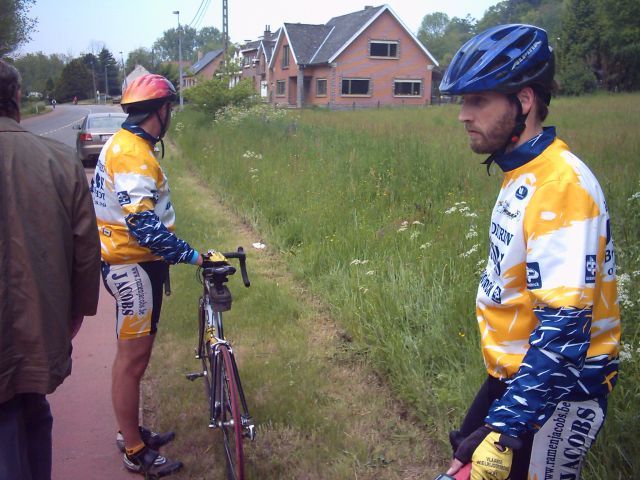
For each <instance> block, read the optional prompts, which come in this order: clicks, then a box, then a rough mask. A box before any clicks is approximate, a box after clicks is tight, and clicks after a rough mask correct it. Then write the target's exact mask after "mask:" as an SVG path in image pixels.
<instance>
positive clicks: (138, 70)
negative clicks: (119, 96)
mask: <svg viewBox="0 0 640 480" xmlns="http://www.w3.org/2000/svg"><path fill="white" fill-rule="evenodd" d="M148 73H149V70H147V69H146V68H144V67H143V66H142V65H139V64H136V66H135V67H134V69H133V70H131V72H129V75H127V76H126V77H124V81H123V82H122V93H124V91H125V90H126V89H127V86H128V85H129V84H130V83H131V82H133V81H134V80H135V79H136V78H138V77H141V76H142V75H147V74H148Z"/></svg>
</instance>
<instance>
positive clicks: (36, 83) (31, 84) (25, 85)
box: [15, 52, 68, 97]
mask: <svg viewBox="0 0 640 480" xmlns="http://www.w3.org/2000/svg"><path fill="white" fill-rule="evenodd" d="M67 62H68V59H67V58H65V57H63V56H62V55H56V54H52V55H45V54H44V53H42V52H38V53H27V54H26V55H23V56H21V57H19V58H17V59H16V60H15V67H16V68H17V69H18V71H19V72H20V75H21V76H22V91H23V92H24V93H29V92H40V93H42V94H43V95H44V96H45V97H47V96H48V95H49V93H51V90H52V89H51V88H48V87H47V79H52V82H53V79H58V78H59V77H60V75H61V74H62V70H63V69H64V66H65V63H67Z"/></svg>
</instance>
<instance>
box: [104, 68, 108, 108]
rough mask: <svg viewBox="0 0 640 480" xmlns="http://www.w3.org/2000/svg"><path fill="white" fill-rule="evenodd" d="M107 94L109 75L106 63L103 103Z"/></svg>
mask: <svg viewBox="0 0 640 480" xmlns="http://www.w3.org/2000/svg"><path fill="white" fill-rule="evenodd" d="M108 96H109V77H108V76H107V65H106V64H105V66H104V103H107V97H108Z"/></svg>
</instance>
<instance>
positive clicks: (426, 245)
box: [420, 242, 431, 250]
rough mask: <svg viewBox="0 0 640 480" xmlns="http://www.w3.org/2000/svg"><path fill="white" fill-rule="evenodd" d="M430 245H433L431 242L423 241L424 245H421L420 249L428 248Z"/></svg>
mask: <svg viewBox="0 0 640 480" xmlns="http://www.w3.org/2000/svg"><path fill="white" fill-rule="evenodd" d="M430 246H431V242H427V243H423V244H422V245H420V250H426V249H427V248H429V247H430Z"/></svg>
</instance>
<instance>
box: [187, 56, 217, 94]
mask: <svg viewBox="0 0 640 480" xmlns="http://www.w3.org/2000/svg"><path fill="white" fill-rule="evenodd" d="M223 61H224V50H223V49H219V50H212V51H210V52H207V53H206V54H204V55H202V54H201V53H198V61H197V62H196V63H194V64H193V65H191V68H189V69H187V71H186V72H184V73H183V75H182V77H183V78H182V84H183V85H184V88H185V89H187V88H190V87H193V86H195V85H197V83H198V81H199V80H211V79H212V78H213V77H214V75H215V73H216V71H217V70H218V68H219V67H220V64H221V63H222V62H223Z"/></svg>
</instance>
